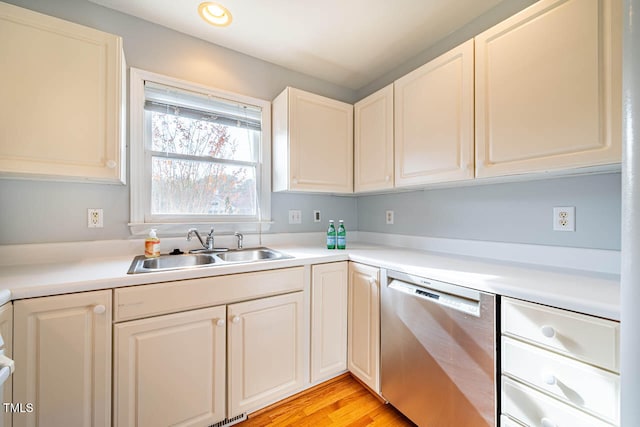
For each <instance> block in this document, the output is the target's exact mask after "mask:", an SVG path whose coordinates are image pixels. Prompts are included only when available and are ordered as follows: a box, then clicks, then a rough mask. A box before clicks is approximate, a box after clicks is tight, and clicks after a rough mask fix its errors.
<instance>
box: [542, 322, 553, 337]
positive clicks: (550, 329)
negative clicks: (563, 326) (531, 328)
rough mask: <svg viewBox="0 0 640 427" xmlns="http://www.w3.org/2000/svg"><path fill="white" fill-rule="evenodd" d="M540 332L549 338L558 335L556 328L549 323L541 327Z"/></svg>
mask: <svg viewBox="0 0 640 427" xmlns="http://www.w3.org/2000/svg"><path fill="white" fill-rule="evenodd" d="M540 332H542V335H544V336H545V337H547V338H553V337H555V336H556V330H555V329H553V327H552V326H549V325H544V326H543V327H542V328H540Z"/></svg>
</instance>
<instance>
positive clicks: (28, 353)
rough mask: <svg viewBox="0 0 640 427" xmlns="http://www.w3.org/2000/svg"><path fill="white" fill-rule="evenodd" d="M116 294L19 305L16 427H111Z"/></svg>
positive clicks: (79, 295) (56, 298)
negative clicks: (20, 409)
mask: <svg viewBox="0 0 640 427" xmlns="http://www.w3.org/2000/svg"><path fill="white" fill-rule="evenodd" d="M111 294H112V291H111V290H105V291H95V292H83V293H77V294H70V295H58V296H51V297H43V298H33V299H26V300H18V301H15V303H14V334H13V335H14V348H13V355H14V359H15V362H16V367H17V369H16V371H15V373H14V375H13V401H14V402H16V403H21V404H23V405H26V404H28V403H31V404H32V405H33V406H32V408H33V411H31V412H29V410H28V408H27V407H26V406H25V409H26V410H25V411H24V412H21V413H15V414H14V416H13V425H14V426H20V427H22V426H30V427H31V426H39V427H49V426H50V427H60V426H83V427H108V426H110V425H111V312H112V311H111ZM158 378H160V376H159V377H158Z"/></svg>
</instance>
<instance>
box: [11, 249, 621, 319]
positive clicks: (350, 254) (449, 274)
mask: <svg viewBox="0 0 640 427" xmlns="http://www.w3.org/2000/svg"><path fill="white" fill-rule="evenodd" d="M270 247H271V248H273V249H277V250H280V251H282V252H285V253H287V254H289V255H292V256H293V257H294V258H292V259H283V260H274V261H262V262H256V263H246V264H228V265H218V266H211V267H201V268H194V269H189V270H173V271H164V272H155V273H141V274H127V270H128V269H129V266H130V264H131V261H132V259H133V257H132V256H131V255H126V256H111V257H103V258H99V257H95V258H84V259H82V260H79V261H76V262H58V263H46V264H32V265H15V266H2V267H0V303H4V302H6V301H9V300H12V299H13V300H15V299H22V298H31V297H39V296H47V295H56V294H64V293H71V292H80V291H89V290H96V289H107V288H117V287H122V286H132V285H140V284H149V283H158V282H166V281H174V280H184V279H192V278H199V277H206V276H217V275H225V274H235V273H244V272H250V271H258V270H265V269H276V268H286V267H294V266H300V265H308V264H317V263H324V262H333V261H343V260H348V259H350V260H352V261H357V262H361V263H364V264H369V265H373V266H378V267H382V268H387V269H392V270H398V271H403V272H408V273H411V274H415V275H418V276H423V277H426V278H430V279H434V280H440V281H443V282H449V283H455V284H457V285H461V286H466V287H469V288H474V289H477V290H480V291H485V292H490V293H495V294H500V295H505V296H510V297H514V298H519V299H524V300H528V301H533V302H538V303H541V304H546V305H550V306H554V307H559V308H564V309H567V310H572V311H577V312H581V313H586V314H591V315H594V316H599V317H604V318H608V319H614V320H619V319H620V308H619V306H620V289H619V288H620V285H619V283H620V277H619V276H617V275H613V274H602V273H593V272H584V271H579V270H568V269H559V268H550V267H540V266H536V265H530V264H519V263H510V262H504V261H493V260H490V259H484V258H476V257H465V256H456V255H449V254H443V253H438V252H427V251H419V250H413V249H402V248H398V247H388V246H378V245H368V244H361V245H358V244H354V245H352V247H351V248H349V249H347V250H346V251H337V250H327V249H322V248H317V247H309V246H290V245H286V246H285V245H283V246H280V245H270Z"/></svg>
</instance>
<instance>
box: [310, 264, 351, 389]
mask: <svg viewBox="0 0 640 427" xmlns="http://www.w3.org/2000/svg"><path fill="white" fill-rule="evenodd" d="M347 271H348V263H347V262H346V261H344V262H336V263H331V264H320V265H314V266H313V267H312V279H311V382H312V383H315V382H318V381H320V380H322V379H326V378H330V377H332V376H335V375H336V374H339V373H341V372H344V371H345V370H346V369H347Z"/></svg>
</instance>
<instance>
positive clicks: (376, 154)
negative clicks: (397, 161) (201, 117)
mask: <svg viewBox="0 0 640 427" xmlns="http://www.w3.org/2000/svg"><path fill="white" fill-rule="evenodd" d="M353 149H354V170H353V186H354V191H355V192H356V193H357V192H362V191H376V190H387V189H391V188H393V156H394V154H393V84H390V85H388V86H387V87H384V88H382V89H380V90H379V91H377V92H375V93H373V94H372V95H369V96H368V97H366V98H365V99H363V100H361V101H359V102H357V103H356V104H355V105H354V146H353Z"/></svg>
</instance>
